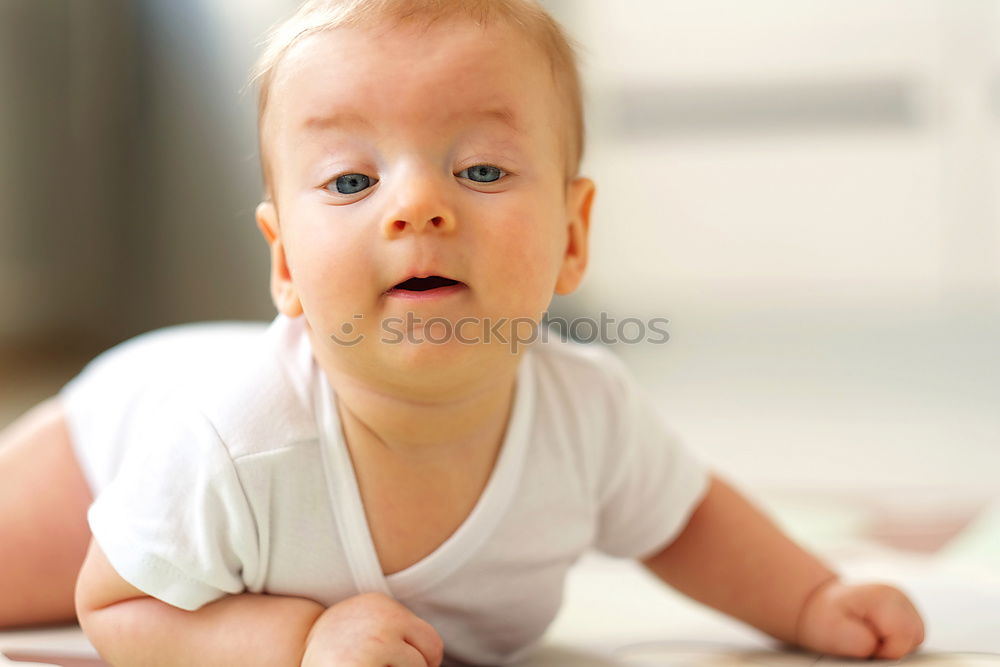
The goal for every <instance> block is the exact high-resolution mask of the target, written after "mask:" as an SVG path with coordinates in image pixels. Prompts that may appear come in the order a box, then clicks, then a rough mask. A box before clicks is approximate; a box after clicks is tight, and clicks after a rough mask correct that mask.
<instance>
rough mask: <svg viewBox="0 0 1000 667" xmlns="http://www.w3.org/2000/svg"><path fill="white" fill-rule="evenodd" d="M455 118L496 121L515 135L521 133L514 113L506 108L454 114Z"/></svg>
mask: <svg viewBox="0 0 1000 667" xmlns="http://www.w3.org/2000/svg"><path fill="white" fill-rule="evenodd" d="M454 117H455V118H475V119H480V118H481V119H484V120H495V121H498V122H500V123H502V124H504V125H506V126H507V127H509V128H510V129H512V130H514V131H515V132H517V133H520V132H521V125H520V123H518V121H517V118H516V117H515V116H514V113H513V112H512V111H511V110H510V109H508V108H507V107H494V108H491V109H478V110H476V111H466V112H462V113H458V114H455V116H454Z"/></svg>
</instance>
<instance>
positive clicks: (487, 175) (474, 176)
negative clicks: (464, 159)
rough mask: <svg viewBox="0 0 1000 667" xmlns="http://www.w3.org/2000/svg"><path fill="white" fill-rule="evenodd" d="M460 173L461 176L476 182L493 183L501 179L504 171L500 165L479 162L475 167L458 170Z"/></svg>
mask: <svg viewBox="0 0 1000 667" xmlns="http://www.w3.org/2000/svg"><path fill="white" fill-rule="evenodd" d="M458 175H459V177H461V178H467V179H469V180H470V181H475V182H476V183H493V182H494V181H498V180H500V177H501V176H503V175H504V171H503V169H501V168H500V167H494V166H493V165H491V164H477V165H475V166H474V167H469V168H468V169H463V170H462V171H460V172H458Z"/></svg>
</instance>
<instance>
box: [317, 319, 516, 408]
mask: <svg viewBox="0 0 1000 667" xmlns="http://www.w3.org/2000/svg"><path fill="white" fill-rule="evenodd" d="M521 352H523V347H522V348H519V349H518V350H517V352H516V353H515V352H514V351H513V350H512V349H511V347H510V345H509V344H505V343H501V342H498V341H493V342H491V343H483V342H475V343H466V342H461V341H459V340H455V339H450V340H447V341H444V342H432V341H430V340H426V339H419V338H418V337H417V336H416V335H415V334H414V335H413V336H412V337H411V338H408V339H404V340H402V341H399V342H396V343H384V342H381V343H379V342H377V343H375V344H374V345H371V346H365V345H358V346H357V348H356V349H352V350H341V351H339V352H338V353H337V354H338V356H341V360H340V361H342V362H346V363H343V364H338V365H340V366H341V368H343V369H344V370H347V368H351V369H353V371H348V372H352V374H355V375H357V374H363V375H364V376H366V377H365V379H366V380H367V382H368V383H370V384H373V385H382V386H383V388H384V389H385V390H387V391H391V392H392V393H396V394H408V395H412V396H413V397H414V398H417V399H421V398H422V399H428V398H433V397H446V396H452V395H462V394H463V393H464V392H466V391H468V390H469V389H470V388H472V387H476V386H483V385H485V384H488V383H489V382H490V380H491V378H492V379H495V380H497V381H502V380H503V379H505V378H508V377H509V375H510V372H511V371H512V370H513V368H514V367H515V366H516V365H517V362H518V359H519V357H520V353H521ZM344 357H350V358H344ZM359 379H360V378H359Z"/></svg>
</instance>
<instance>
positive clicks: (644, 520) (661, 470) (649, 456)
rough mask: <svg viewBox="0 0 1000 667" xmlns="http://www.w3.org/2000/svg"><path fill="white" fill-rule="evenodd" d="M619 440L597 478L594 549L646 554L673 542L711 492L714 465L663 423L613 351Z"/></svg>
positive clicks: (615, 436)
mask: <svg viewBox="0 0 1000 667" xmlns="http://www.w3.org/2000/svg"><path fill="white" fill-rule="evenodd" d="M606 355H607V356H608V357H610V359H608V360H607V373H608V381H609V382H610V383H611V384H612V387H613V397H612V398H611V399H610V401H609V403H610V405H609V409H611V410H613V411H614V412H615V413H616V414H613V415H611V420H610V423H611V424H612V425H613V428H611V429H610V430H609V435H610V437H611V439H612V442H608V443H606V447H605V448H604V449H605V451H604V454H603V457H602V465H601V466H600V472H599V476H598V484H597V488H596V492H597V496H598V497H597V506H598V529H597V535H596V539H595V545H594V546H595V548H596V549H598V550H599V551H602V552H604V553H606V554H608V555H611V556H617V557H622V558H636V559H643V558H646V557H648V556H652V555H654V554H656V553H658V552H659V551H660V550H662V549H663V548H664V547H666V546H667V545H668V544H669V543H671V542H672V541H673V540H674V539H675V538H676V537H677V536H678V535H679V534H680V532H681V531H682V530H683V528H684V526H685V525H687V521H688V519H689V518H690V516H691V514H692V513H693V512H694V510H695V508H696V507H697V506H698V504H699V503H700V502H701V500H702V498H703V497H704V495H705V493H706V492H707V490H708V485H709V480H710V471H709V469H708V467H707V465H706V464H705V462H704V461H703V460H702V459H701V458H700V457H699V456H697V455H696V454H695V453H694V452H693V451H691V450H690V449H689V448H688V447H686V446H685V445H684V443H682V442H681V441H680V439H679V438H678V437H677V436H676V434H675V433H674V432H673V431H671V430H670V429H669V428H668V427H667V426H666V425H665V424H664V422H663V420H662V419H661V417H660V414H659V413H658V411H657V409H656V406H655V405H654V404H653V402H652V401H651V400H650V399H649V397H648V396H647V395H646V393H645V392H644V391H643V390H642V389H641V387H639V386H638V384H637V383H636V381H635V380H634V379H633V378H632V377H631V375H630V374H629V372H628V370H627V369H626V368H625V366H624V364H622V362H621V361H620V360H618V359H617V357H614V355H613V354H612V353H611V352H607V353H606Z"/></svg>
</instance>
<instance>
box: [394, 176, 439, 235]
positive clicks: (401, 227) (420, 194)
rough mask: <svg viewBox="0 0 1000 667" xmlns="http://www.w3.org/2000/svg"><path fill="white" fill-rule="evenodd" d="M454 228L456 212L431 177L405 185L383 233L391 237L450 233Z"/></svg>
mask: <svg viewBox="0 0 1000 667" xmlns="http://www.w3.org/2000/svg"><path fill="white" fill-rule="evenodd" d="M454 229H455V215H454V213H453V211H452V210H451V207H450V206H449V205H448V203H447V201H446V200H445V198H444V197H443V196H442V194H441V187H440V186H438V185H437V184H432V183H430V182H429V179H428V180H426V181H423V180H422V181H421V182H417V183H411V184H409V185H408V186H407V187H405V188H401V189H400V192H399V193H398V194H397V196H396V197H395V198H394V201H393V203H392V204H391V205H390V206H389V208H388V210H386V212H385V217H384V221H383V224H382V234H383V236H385V238H389V239H391V238H395V237H398V236H401V235H406V234H418V233H424V232H438V233H449V232H452V231H454Z"/></svg>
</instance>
